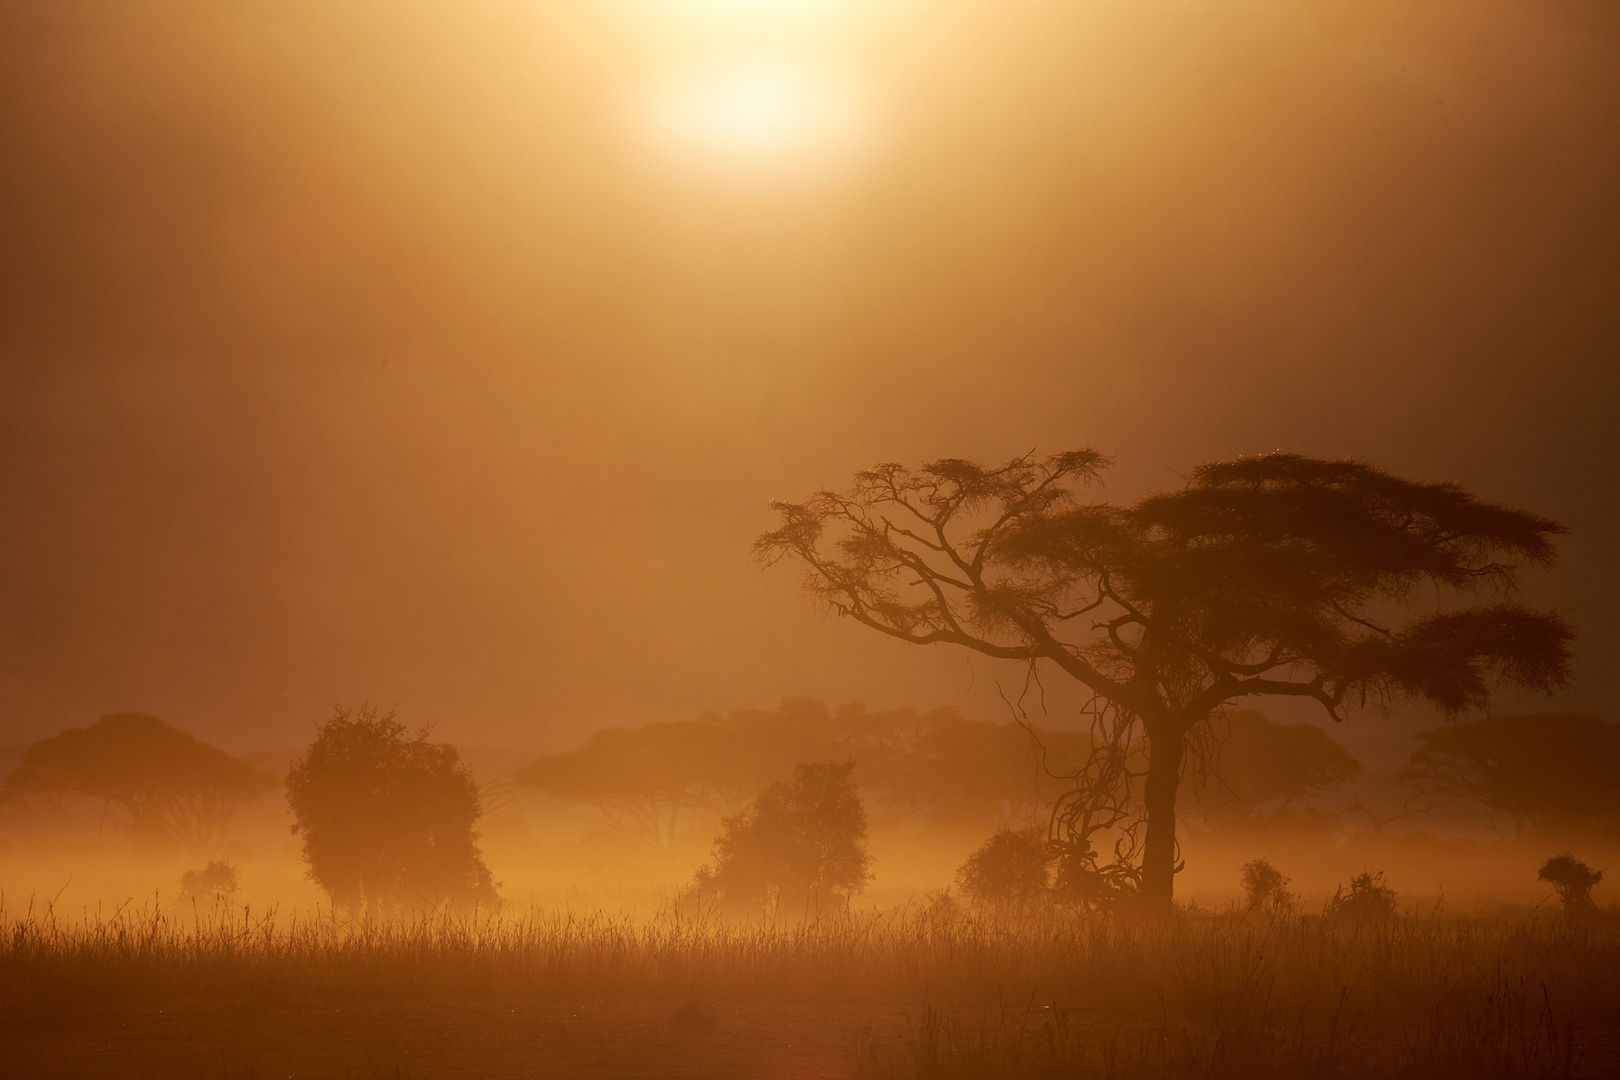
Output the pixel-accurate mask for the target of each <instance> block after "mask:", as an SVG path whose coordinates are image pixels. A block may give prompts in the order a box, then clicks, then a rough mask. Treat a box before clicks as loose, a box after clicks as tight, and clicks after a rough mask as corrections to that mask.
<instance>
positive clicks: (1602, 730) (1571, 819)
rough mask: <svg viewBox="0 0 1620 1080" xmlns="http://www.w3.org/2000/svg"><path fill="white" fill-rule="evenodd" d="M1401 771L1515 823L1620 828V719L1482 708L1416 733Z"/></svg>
mask: <svg viewBox="0 0 1620 1080" xmlns="http://www.w3.org/2000/svg"><path fill="white" fill-rule="evenodd" d="M1417 739H1418V743H1419V746H1418V749H1417V750H1416V751H1415V752H1414V753H1413V754H1412V758H1411V761H1410V762H1409V763H1408V764H1407V766H1406V768H1405V769H1404V770H1402V771H1401V773H1400V779H1401V780H1403V781H1404V782H1406V783H1408V784H1410V785H1412V786H1413V787H1415V788H1417V789H1418V790H1420V791H1423V792H1425V793H1430V794H1439V795H1448V796H1451V797H1453V798H1458V799H1470V800H1473V801H1475V802H1478V803H1480V804H1481V805H1483V806H1485V807H1487V808H1488V809H1490V810H1492V811H1495V812H1498V813H1503V814H1507V815H1508V816H1509V817H1510V818H1512V819H1513V822H1514V824H1515V825H1517V826H1518V827H1520V828H1526V827H1528V828H1531V829H1536V830H1540V831H1544V832H1558V833H1575V834H1607V835H1610V836H1613V835H1617V834H1620V800H1617V799H1616V798H1615V777H1617V776H1620V724H1614V723H1610V722H1609V721H1606V720H1600V719H1598V718H1597V717H1595V716H1581V715H1577V714H1574V713H1547V714H1535V715H1530V716H1488V717H1483V718H1481V719H1477V720H1469V721H1466V722H1462V723H1455V724H1447V725H1446V726H1444V727H1440V728H1436V729H1434V730H1432V731H1422V732H1419V733H1418V735H1417Z"/></svg>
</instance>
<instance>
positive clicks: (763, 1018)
mask: <svg viewBox="0 0 1620 1080" xmlns="http://www.w3.org/2000/svg"><path fill="white" fill-rule="evenodd" d="M1044 1015H1045V1016H1050V1014H1049V1013H1045V1014H1044ZM923 1017H924V1013H923V1012H922V1011H921V1010H910V1011H908V1010H905V1009H900V1008H884V1007H875V1006H872V1005H860V1006H838V1005H825V1004H818V1005H808V1004H806V1005H788V1004H757V1005H749V1004H720V1005H717V1006H712V1007H711V1006H702V1007H693V1006H685V1007H675V1006H671V1005H669V1004H667V1003H654V1004H635V1003H610V1002H600V1001H598V1002H588V1003H581V1004H578V1005H572V1006H561V1005H557V1004H555V1003H552V1002H543V1003H541V1002H521V1001H519V1002H513V1001H498V1002H496V1001H490V1002H465V1001H460V1002H442V1003H421V1002H374V1003H367V1004H354V1005H349V1006H343V1007H338V1006H333V1005H329V1004H327V1005H270V1006H264V1005H253V1006H249V1005H243V1004H207V1003H196V1004H176V1003H174V1002H168V1003H165V1004H163V1005H148V1006H142V1005H121V1006H116V1007H111V1006H109V1007H105V1008H100V1009H98V1008H95V1007H94V1006H92V1007H91V1008H90V1009H89V1010H87V1011H85V1012H83V1013H81V1014H79V1015H77V1016H74V1015H68V1016H64V1017H60V1018H57V1019H54V1020H53V1019H49V1018H41V1017H39V1016H37V1015H36V1016H35V1017H34V1018H31V1021H30V1022H29V1023H26V1024H18V1023H16V1022H15V1020H16V1018H15V1017H13V1018H10V1021H11V1022H0V1038H3V1040H4V1050H3V1052H0V1075H3V1076H5V1077H7V1078H10V1077H18V1078H22V1077H29V1078H34V1077H38V1078H42V1080H43V1078H51V1077H96V1078H101V1077H108V1078H115V1077H116V1078H123V1077H130V1078H135V1077H140V1078H147V1077H150V1078H169V1077H217V1078H221V1080H232V1078H235V1080H247V1078H250V1077H251V1078H257V1080H269V1078H272V1077H275V1078H288V1080H293V1078H297V1080H303V1078H317V1077H319V1078H328V1077H331V1078H336V1077H343V1078H353V1080H362V1078H398V1080H430V1078H457V1080H463V1078H465V1080H498V1078H499V1080H504V1078H518V1077H525V1078H527V1077H537V1078H538V1077H559V1078H562V1077H566V1078H581V1080H588V1078H596V1077H602V1078H608V1077H612V1078H625V1080H641V1078H645V1080H654V1078H686V1077H690V1078H694V1080H695V1078H704V1080H729V1078H737V1080H809V1078H818V1077H837V1078H847V1077H852V1076H853V1077H862V1078H867V1077H918V1076H921V1077H925V1078H926V1077H970V1076H983V1077H990V1076H994V1077H1005V1078H1011V1077H1014V1076H1030V1077H1039V1078H1042V1080H1044V1078H1047V1077H1056V1076H1059V1075H1064V1076H1067V1075H1078V1076H1082V1077H1092V1076H1099V1075H1112V1074H1111V1073H1110V1072H1109V1071H1108V1068H1107V1065H1106V1064H1105V1062H1104V1060H1103V1055H1099V1057H1098V1058H1097V1060H1096V1062H1095V1064H1089V1063H1088V1065H1087V1066H1086V1067H1084V1068H1082V1069H1080V1070H1078V1071H1077V1072H1076V1073H1072V1074H1071V1073H1070V1071H1069V1070H1068V1069H1066V1068H1062V1067H1061V1066H1057V1067H1056V1068H1054V1065H1055V1064H1056V1063H1054V1062H1052V1061H1050V1060H1045V1061H1042V1060H1038V1059H1040V1057H1041V1055H1040V1054H1039V1053H1029V1052H1028V1051H1027V1050H1026V1053H1025V1055H1024V1056H1025V1057H1026V1059H1027V1063H1026V1065H1025V1067H1023V1068H1019V1067H1017V1066H1014V1065H1013V1063H1012V1062H1011V1061H1009V1060H1008V1055H1007V1053H1006V1048H1005V1045H1004V1043H1003V1044H1000V1048H999V1049H998V1050H997V1051H995V1052H993V1053H990V1054H986V1055H985V1060H983V1061H979V1062H977V1063H975V1061H974V1060H973V1057H974V1055H973V1053H972V1051H971V1047H972V1046H973V1045H981V1044H980V1040H981V1039H982V1032H984V1031H985V1030H986V1029H990V1028H994V1029H997V1030H999V1031H1000V1032H1002V1033H1005V1032H1007V1031H1009V1030H1014V1031H1017V1030H1020V1029H1021V1030H1024V1031H1026V1032H1027V1038H1028V1047H1029V1048H1030V1049H1038V1045H1037V1044H1039V1043H1040V1042H1041V1035H1040V1029H1041V1028H1042V1017H1043V1010H1041V1009H1039V1008H1038V1007H1037V1008H1032V1009H1031V1008H1024V1007H1020V1008H1014V1009H1010V1010H1006V1011H1003V1012H1000V1013H985V1012H982V1011H979V1012H974V1013H971V1014H957V1013H954V1012H945V1013H942V1014H936V1017H943V1019H942V1020H940V1023H941V1025H942V1026H941V1027H939V1028H937V1029H936V1032H935V1033H936V1034H940V1033H941V1032H944V1030H945V1028H946V1027H950V1028H951V1029H952V1030H953V1031H954V1032H955V1037H956V1038H957V1039H958V1040H959V1043H960V1044H961V1045H958V1046H957V1048H956V1049H957V1050H958V1051H960V1050H961V1049H962V1047H963V1045H965V1046H967V1047H968V1050H969V1052H968V1054H967V1055H966V1059H964V1057H963V1055H962V1054H961V1053H956V1054H954V1055H951V1054H945V1053H937V1052H936V1051H939V1050H940V1049H941V1048H940V1047H938V1046H933V1045H932V1044H931V1040H930V1039H929V1037H928V1036H927V1034H926V1033H925V1032H924V1028H925V1025H924V1024H923V1023H922V1020H923ZM1075 1023H1076V1024H1077V1025H1083V1026H1085V1027H1086V1028H1089V1029H1091V1030H1092V1031H1094V1032H1095V1042H1094V1044H1093V1045H1096V1046H1098V1047H1106V1046H1107V1045H1109V1043H1110V1040H1119V1041H1120V1042H1121V1043H1123V1044H1129V1046H1130V1047H1131V1050H1132V1052H1131V1053H1122V1054H1121V1055H1120V1057H1121V1058H1126V1057H1131V1058H1134V1059H1136V1062H1137V1067H1134V1068H1132V1067H1123V1062H1122V1067H1121V1069H1120V1072H1119V1074H1118V1075H1121V1076H1141V1075H1147V1074H1144V1073H1143V1072H1141V1071H1140V1065H1141V1060H1142V1057H1143V1054H1142V1052H1141V1051H1142V1047H1143V1045H1144V1044H1145V1045H1147V1046H1149V1047H1150V1050H1149V1052H1148V1054H1147V1055H1146V1056H1147V1057H1148V1058H1152V1057H1153V1056H1155V1055H1154V1054H1153V1053H1152V1052H1151V1047H1152V1046H1153V1045H1154V1044H1155V1043H1156V1042H1158V1041H1161V1040H1165V1038H1166V1029H1165V1028H1164V1027H1163V1026H1162V1025H1160V1024H1158V1022H1157V1021H1152V1022H1147V1021H1140V1022H1135V1023H1120V1022H1118V1021H1111V1020H1107V1019H1105V1018H1103V1017H1100V1016H1089V1017H1087V1016H1081V1017H1078V1018H1077V1019H1076V1020H1075ZM1187 1037H1188V1033H1187V1032H1186V1031H1185V1030H1184V1029H1183V1030H1176V1029H1171V1033H1170V1035H1169V1041H1172V1042H1173V1041H1175V1040H1177V1039H1184V1038H1187ZM1391 1038H1392V1039H1393V1038H1398V1036H1394V1035H1392V1036H1391ZM1172 1049H1173V1048H1172ZM1170 1057H1171V1058H1175V1057H1176V1055H1175V1054H1174V1053H1171V1054H1170ZM1575 1057H1576V1067H1575V1070H1574V1072H1573V1074H1562V1075H1573V1076H1577V1077H1592V1078H1620V1032H1609V1031H1599V1032H1590V1031H1588V1032H1582V1033H1580V1034H1579V1035H1578V1036H1577V1039H1576V1055H1575ZM1167 1064H1168V1066H1169V1067H1167V1068H1166V1069H1165V1070H1163V1071H1162V1072H1161V1071H1160V1070H1157V1069H1154V1070H1152V1073H1151V1074H1152V1075H1162V1076H1172V1075H1173V1076H1196V1075H1210V1070H1208V1069H1206V1068H1199V1067H1194V1066H1193V1063H1191V1062H1179V1063H1167ZM1214 1071H1215V1072H1216V1073H1221V1074H1224V1072H1225V1070H1220V1069H1217V1070H1214ZM1380 1072H1381V1073H1382V1071H1381V1070H1380ZM1513 1073H1514V1070H1512V1069H1511V1068H1510V1069H1509V1070H1508V1071H1507V1072H1506V1073H1497V1074H1495V1075H1513ZM1263 1075H1267V1076H1285V1075H1286V1076H1291V1075H1298V1076H1301V1077H1310V1078H1312V1080H1314V1078H1315V1077H1316V1076H1333V1075H1338V1076H1354V1075H1363V1074H1361V1073H1359V1072H1356V1071H1349V1072H1340V1071H1339V1070H1337V1069H1333V1068H1330V1067H1324V1068H1320V1069H1318V1068H1310V1067H1299V1068H1297V1069H1285V1070H1284V1071H1282V1072H1277V1071H1270V1070H1268V1071H1266V1072H1265V1073H1264V1074H1263ZM1382 1075H1410V1074H1403V1073H1401V1072H1394V1073H1382ZM1425 1075H1429V1076H1443V1075H1446V1073H1445V1072H1444V1071H1441V1072H1427V1071H1426V1072H1425ZM1462 1075H1463V1074H1459V1080H1461V1077H1462ZM1524 1075H1526V1076H1529V1075H1541V1076H1550V1075H1559V1073H1547V1072H1543V1071H1542V1070H1541V1069H1539V1068H1537V1069H1535V1070H1533V1071H1527V1072H1525V1073H1524ZM1467 1080H1475V1076H1473V1075H1469V1076H1468V1077H1467Z"/></svg>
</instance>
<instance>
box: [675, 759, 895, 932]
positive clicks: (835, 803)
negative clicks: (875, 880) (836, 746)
mask: <svg viewBox="0 0 1620 1080" xmlns="http://www.w3.org/2000/svg"><path fill="white" fill-rule="evenodd" d="M854 769H855V763H854V762H852V761H849V762H844V763H843V764H839V763H838V762H820V763H814V764H803V765H798V766H796V767H795V768H794V770H793V779H792V780H791V781H787V782H778V783H775V784H772V785H771V786H770V787H768V788H766V789H765V790H764V791H762V792H760V794H759V797H758V798H757V799H755V800H754V802H753V804H752V805H751V806H749V807H748V808H747V809H746V810H744V811H743V812H742V813H740V814H736V815H734V816H732V817H728V818H726V819H725V820H724V821H723V822H721V830H720V835H719V837H717V838H716V839H715V842H714V864H713V866H712V867H710V866H705V867H702V868H701V869H700V870H699V871H698V875H697V884H698V887H699V889H700V890H702V891H705V892H708V891H713V892H716V893H718V894H720V895H721V896H722V897H724V898H725V899H726V900H727V901H729V902H731V903H733V904H736V903H743V904H746V903H749V902H752V901H756V900H762V899H763V900H767V901H770V900H776V901H778V902H780V903H782V904H784V905H791V904H797V903H800V902H802V901H804V900H806V899H814V898H815V897H818V896H820V897H828V898H838V899H847V898H848V897H850V896H852V895H854V894H855V893H858V892H861V891H862V890H863V889H865V887H866V883H867V881H869V880H870V879H871V874H870V873H869V867H870V866H871V863H872V856H871V853H870V852H869V851H868V849H867V844H866V810H865V809H864V808H863V807H862V806H861V800H860V796H859V795H857V794H856V791H855V783H854V781H853V780H852V779H851V774H852V773H853V772H854Z"/></svg>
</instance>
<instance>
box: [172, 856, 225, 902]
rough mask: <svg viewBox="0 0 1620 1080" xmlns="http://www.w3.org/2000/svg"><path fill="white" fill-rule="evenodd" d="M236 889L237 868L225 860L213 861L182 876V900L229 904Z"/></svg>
mask: <svg viewBox="0 0 1620 1080" xmlns="http://www.w3.org/2000/svg"><path fill="white" fill-rule="evenodd" d="M236 889H237V882H236V867H235V866H233V865H231V864H230V863H229V862H226V861H225V860H223V859H212V860H210V861H209V863H208V865H207V866H204V867H203V868H202V869H201V870H187V871H186V872H185V873H184V874H181V875H180V898H181V899H182V900H190V901H193V902H196V901H202V902H204V903H209V904H214V903H227V902H229V901H230V899H231V897H232V896H234V895H235V894H236Z"/></svg>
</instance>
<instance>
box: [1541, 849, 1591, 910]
mask: <svg viewBox="0 0 1620 1080" xmlns="http://www.w3.org/2000/svg"><path fill="white" fill-rule="evenodd" d="M1536 877H1537V878H1538V879H1540V880H1541V881H1546V882H1551V884H1552V887H1553V888H1554V889H1556V890H1557V892H1558V899H1559V901H1560V902H1562V903H1563V905H1564V910H1565V911H1584V910H1589V909H1591V908H1594V907H1596V906H1597V905H1596V904H1594V903H1592V887H1593V886H1594V885H1596V884H1597V883H1598V882H1600V881H1602V880H1603V871H1601V870H1594V869H1592V868H1591V867H1590V866H1587V865H1586V864H1585V863H1583V862H1581V861H1580V860H1579V859H1577V858H1575V856H1573V855H1571V854H1570V853H1569V852H1567V851H1566V852H1564V853H1563V854H1562V855H1554V856H1553V857H1552V858H1550V859H1548V860H1547V861H1546V862H1544V863H1542V864H1541V871H1540V872H1539V873H1537V874H1536Z"/></svg>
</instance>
